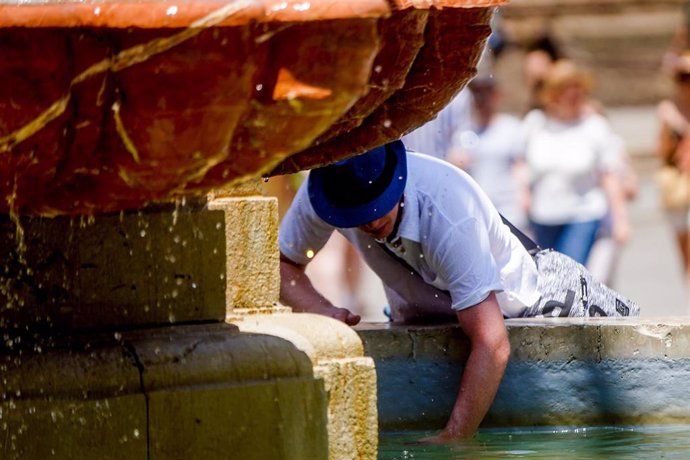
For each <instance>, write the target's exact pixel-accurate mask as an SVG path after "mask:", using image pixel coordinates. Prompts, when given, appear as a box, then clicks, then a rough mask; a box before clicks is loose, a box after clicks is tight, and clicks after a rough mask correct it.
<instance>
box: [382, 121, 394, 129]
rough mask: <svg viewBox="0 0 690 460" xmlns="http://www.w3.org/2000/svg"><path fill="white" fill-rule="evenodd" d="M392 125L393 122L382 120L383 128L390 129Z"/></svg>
mask: <svg viewBox="0 0 690 460" xmlns="http://www.w3.org/2000/svg"><path fill="white" fill-rule="evenodd" d="M392 124H393V122H392V121H390V120H384V122H383V126H384V128H390V127H391V125H392Z"/></svg>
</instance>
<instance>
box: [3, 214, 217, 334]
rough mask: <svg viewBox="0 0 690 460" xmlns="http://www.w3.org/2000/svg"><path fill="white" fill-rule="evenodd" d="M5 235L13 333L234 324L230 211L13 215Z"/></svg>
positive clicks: (6, 320) (6, 305) (6, 307)
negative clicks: (228, 299) (228, 289)
mask: <svg viewBox="0 0 690 460" xmlns="http://www.w3.org/2000/svg"><path fill="white" fill-rule="evenodd" d="M0 228H1V230H0V247H1V248H2V252H3V254H5V255H6V258H5V265H4V269H3V270H2V273H0V282H1V283H2V286H1V287H2V289H1V290H0V304H1V305H2V307H1V308H0V321H2V324H3V325H4V326H5V327H10V328H11V327H13V326H14V324H18V325H19V326H18V327H17V328H18V329H21V328H23V326H24V325H30V326H31V327H32V328H36V327H41V326H42V325H43V326H45V327H50V328H60V329H74V328H83V327H98V326H112V327H118V326H122V325H124V324H127V325H128V326H130V327H131V326H133V325H144V324H170V323H175V322H184V321H207V320H216V321H222V320H223V319H224V318H225V285H226V282H227V280H226V276H227V275H226V271H225V248H226V246H225V245H226V241H225V235H226V231H225V215H224V213H223V212H222V211H209V210H204V209H202V208H200V207H196V208H189V207H182V206H180V207H179V208H178V209H175V208H173V207H169V208H161V209H155V210H153V209H149V210H147V211H146V212H142V213H126V214H122V215H104V216H98V217H96V218H93V219H89V220H79V219H70V218H67V217H61V218H54V219H47V218H22V219H19V220H17V221H15V222H13V221H11V220H10V219H9V218H7V217H5V219H2V220H0ZM228 233H229V232H228Z"/></svg>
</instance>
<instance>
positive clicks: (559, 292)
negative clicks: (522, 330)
mask: <svg viewBox="0 0 690 460" xmlns="http://www.w3.org/2000/svg"><path fill="white" fill-rule="evenodd" d="M501 219H502V220H503V223H504V224H505V225H507V226H508V228H510V231H511V232H512V233H513V235H515V236H516V237H517V239H518V240H520V243H522V245H523V246H524V247H525V249H527V252H529V253H530V255H531V256H532V257H533V258H534V261H535V262H536V264H537V273H538V276H539V279H538V280H537V289H538V291H539V292H540V293H541V297H540V298H539V300H537V303H535V304H534V305H532V306H531V307H529V308H528V309H527V310H525V312H524V313H523V315H522V316H523V317H538V316H545V317H556V316H559V317H567V316H574V317H583V316H640V306H639V305H637V304H636V303H635V302H633V301H632V300H630V299H628V298H626V297H623V296H622V295H620V294H619V293H617V292H616V291H614V290H613V289H611V288H610V287H608V286H606V285H605V284H603V283H601V282H600V281H597V280H596V279H594V277H593V276H592V274H591V273H589V271H588V270H587V269H586V268H585V267H584V266H583V265H582V264H580V263H578V262H577V261H575V260H573V259H571V258H570V257H568V256H566V255H565V254H562V253H560V252H558V251H554V250H553V249H541V248H540V247H539V245H538V244H537V243H535V242H534V240H532V238H530V237H529V236H527V235H525V234H524V233H523V232H522V231H521V230H520V229H519V228H517V227H516V226H515V225H513V224H512V223H511V222H510V221H509V220H508V219H506V218H505V217H503V216H501Z"/></svg>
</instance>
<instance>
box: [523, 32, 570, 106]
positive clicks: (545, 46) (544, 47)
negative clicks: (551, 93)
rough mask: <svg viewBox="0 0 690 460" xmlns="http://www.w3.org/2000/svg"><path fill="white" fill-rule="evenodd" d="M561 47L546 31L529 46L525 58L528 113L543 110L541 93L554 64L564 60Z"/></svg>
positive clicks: (524, 70)
mask: <svg viewBox="0 0 690 460" xmlns="http://www.w3.org/2000/svg"><path fill="white" fill-rule="evenodd" d="M564 58H565V55H564V54H563V52H562V51H561V47H560V46H559V45H558V43H557V42H556V40H555V39H554V37H553V35H552V33H551V32H549V31H548V30H545V31H544V32H543V33H542V34H540V35H539V36H538V37H537V38H536V39H535V40H533V41H532V42H531V43H530V44H529V45H528V46H527V50H526V52H525V56H524V58H523V73H524V78H525V84H526V86H527V91H528V101H527V111H528V112H529V111H530V110H534V109H542V108H543V107H542V103H541V101H540V98H539V93H540V91H541V89H542V87H543V85H544V79H545V78H546V75H547V74H548V73H549V71H550V70H551V67H552V66H553V64H554V63H555V62H556V61H558V60H560V59H564Z"/></svg>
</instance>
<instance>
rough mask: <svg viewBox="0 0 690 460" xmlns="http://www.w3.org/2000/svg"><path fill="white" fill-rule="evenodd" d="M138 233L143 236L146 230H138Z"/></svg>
mask: <svg viewBox="0 0 690 460" xmlns="http://www.w3.org/2000/svg"><path fill="white" fill-rule="evenodd" d="M139 235H140V236H141V237H142V238H143V237H145V236H146V230H142V231H140V232H139Z"/></svg>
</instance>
